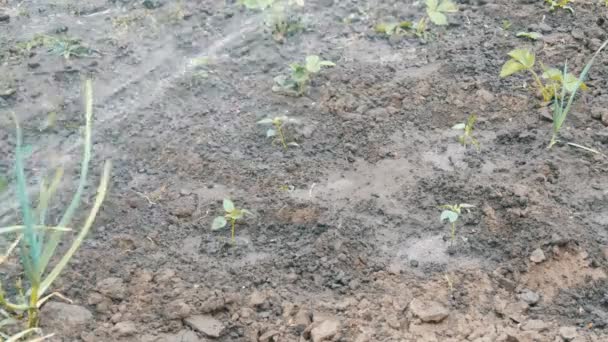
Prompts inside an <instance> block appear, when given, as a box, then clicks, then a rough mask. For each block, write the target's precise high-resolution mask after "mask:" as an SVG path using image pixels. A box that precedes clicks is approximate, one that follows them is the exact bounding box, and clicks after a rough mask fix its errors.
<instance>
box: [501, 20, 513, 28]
mask: <svg viewBox="0 0 608 342" xmlns="http://www.w3.org/2000/svg"><path fill="white" fill-rule="evenodd" d="M511 26H513V23H511V20H509V19H503V21H502V29H503V30H505V31H507V30H509V29H510V28H511Z"/></svg>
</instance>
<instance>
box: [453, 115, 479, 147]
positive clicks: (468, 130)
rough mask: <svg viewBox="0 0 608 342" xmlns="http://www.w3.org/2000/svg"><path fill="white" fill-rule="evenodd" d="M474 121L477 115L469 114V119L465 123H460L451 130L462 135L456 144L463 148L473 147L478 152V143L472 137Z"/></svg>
mask: <svg viewBox="0 0 608 342" xmlns="http://www.w3.org/2000/svg"><path fill="white" fill-rule="evenodd" d="M476 121H477V115H475V114H471V115H469V118H468V119H467V122H466V123H464V122H462V123H459V124H456V125H454V126H453V127H452V129H456V130H462V131H463V133H462V135H461V136H459V137H458V142H459V143H460V145H462V146H464V147H467V145H473V146H475V147H476V148H477V150H479V148H480V145H479V141H477V138H475V137H474V136H473V129H474V127H475V122H476Z"/></svg>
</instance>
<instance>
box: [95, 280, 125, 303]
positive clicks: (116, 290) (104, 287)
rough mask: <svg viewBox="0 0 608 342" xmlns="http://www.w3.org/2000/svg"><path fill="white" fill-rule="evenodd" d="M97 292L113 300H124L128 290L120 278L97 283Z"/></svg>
mask: <svg viewBox="0 0 608 342" xmlns="http://www.w3.org/2000/svg"><path fill="white" fill-rule="evenodd" d="M97 291H99V292H100V293H101V294H103V295H104V296H107V297H110V298H112V299H124V298H125V295H126V293H127V288H126V287H125V284H124V282H123V280H122V279H120V278H106V279H104V280H102V281H100V282H99V283H97Z"/></svg>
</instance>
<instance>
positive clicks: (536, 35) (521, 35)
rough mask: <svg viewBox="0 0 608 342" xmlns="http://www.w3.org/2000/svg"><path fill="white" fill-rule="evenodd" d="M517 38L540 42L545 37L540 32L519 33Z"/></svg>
mask: <svg viewBox="0 0 608 342" xmlns="http://www.w3.org/2000/svg"><path fill="white" fill-rule="evenodd" d="M515 36H516V37H519V38H528V39H531V40H538V39H540V38H542V37H543V35H542V34H540V33H538V32H517V33H516V34H515Z"/></svg>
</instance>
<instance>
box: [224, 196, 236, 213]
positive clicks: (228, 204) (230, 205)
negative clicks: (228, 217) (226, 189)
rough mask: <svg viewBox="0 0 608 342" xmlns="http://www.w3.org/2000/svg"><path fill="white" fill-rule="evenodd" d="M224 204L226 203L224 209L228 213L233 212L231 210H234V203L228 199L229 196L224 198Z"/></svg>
mask: <svg viewBox="0 0 608 342" xmlns="http://www.w3.org/2000/svg"><path fill="white" fill-rule="evenodd" d="M223 205H224V210H225V211H226V212H227V213H229V212H231V211H233V210H234V203H232V201H231V200H229V199H227V198H224V202H223Z"/></svg>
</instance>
